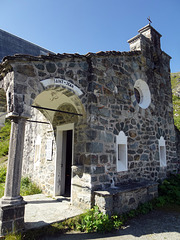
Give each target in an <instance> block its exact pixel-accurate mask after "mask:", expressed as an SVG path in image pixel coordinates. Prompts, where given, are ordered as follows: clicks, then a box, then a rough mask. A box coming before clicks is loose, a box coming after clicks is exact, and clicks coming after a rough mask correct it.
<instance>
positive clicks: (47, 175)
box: [22, 108, 56, 196]
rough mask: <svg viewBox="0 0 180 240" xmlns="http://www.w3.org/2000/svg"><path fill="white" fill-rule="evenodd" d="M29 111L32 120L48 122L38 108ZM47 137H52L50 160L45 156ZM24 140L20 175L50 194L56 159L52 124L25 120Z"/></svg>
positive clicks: (51, 192)
mask: <svg viewBox="0 0 180 240" xmlns="http://www.w3.org/2000/svg"><path fill="white" fill-rule="evenodd" d="M31 113H32V115H31V116H32V119H33V121H42V122H48V121H47V119H46V118H45V117H44V115H43V114H42V113H41V112H40V111H39V110H36V109H33V108H32V112H31ZM49 138H52V139H53V149H52V159H51V160H48V159H47V158H46V150H47V149H46V148H47V140H48V139H49ZM24 141H25V144H24V153H23V159H24V161H23V172H22V175H23V176H24V177H26V176H28V177H30V178H31V179H32V181H33V182H35V183H36V184H37V185H38V186H39V187H40V188H41V189H42V191H43V192H44V193H45V194H46V195H48V196H50V195H51V196H52V195H53V192H54V175H55V161H56V140H55V136H54V131H53V128H52V125H51V124H50V122H49V124H42V123H36V122H26V127H25V140H24Z"/></svg>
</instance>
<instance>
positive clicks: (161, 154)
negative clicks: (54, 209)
mask: <svg viewBox="0 0 180 240" xmlns="http://www.w3.org/2000/svg"><path fill="white" fill-rule="evenodd" d="M160 38H161V34H160V33H159V32H157V31H156V30H155V29H154V28H153V27H152V26H151V25H150V24H148V25H146V26H145V27H143V28H141V29H140V30H139V33H138V35H137V36H135V37H133V38H132V39H130V40H129V41H128V43H129V44H130V51H129V52H117V51H108V52H98V53H88V54H86V55H79V54H66V53H64V54H49V55H41V56H36V57H35V56H32V55H15V56H7V57H5V58H4V59H3V62H2V63H1V64H0V74H1V75H0V88H3V89H4V91H5V92H6V98H7V112H8V114H7V117H8V118H10V119H11V126H12V127H11V140H10V148H9V159H8V171H7V180H6V188H5V195H4V197H3V198H2V201H1V211H2V212H3V214H4V215H5V214H6V212H8V211H10V210H11V211H14V212H18V213H19V214H17V215H18V217H17V215H16V214H14V215H13V214H12V218H11V219H6V218H3V216H4V215H3V214H1V229H2V232H3V231H4V230H3V229H5V227H7V226H10V225H8V224H10V221H11V227H12V224H15V223H16V224H17V225H18V226H19V228H23V221H24V220H23V219H24V218H23V217H24V207H25V203H24V201H23V198H22V197H21V196H20V193H19V191H20V179H21V174H22V175H24V176H29V177H30V178H31V179H32V181H34V182H36V183H37V184H38V185H39V187H40V188H41V189H42V191H43V192H44V193H45V194H47V195H51V196H58V195H64V196H68V197H70V201H71V203H72V204H73V205H76V206H79V207H81V208H90V207H91V206H93V205H94V204H96V205H98V206H99V208H100V209H101V210H102V211H103V212H107V213H109V214H112V213H113V212H116V213H121V212H123V211H127V210H129V209H131V208H135V207H137V206H138V204H139V203H140V202H144V201H148V200H150V199H152V198H154V197H155V196H157V194H158V192H157V185H158V184H157V182H158V180H162V179H164V178H166V177H167V175H168V174H169V173H175V172H177V170H178V168H179V156H178V154H177V148H176V138H175V128H174V121H173V105H172V91H171V81H170V59H171V57H170V56H169V55H167V54H166V53H165V52H164V51H162V50H161V45H160ZM11 227H9V228H10V229H11Z"/></svg>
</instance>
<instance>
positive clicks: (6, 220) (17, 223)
mask: <svg viewBox="0 0 180 240" xmlns="http://www.w3.org/2000/svg"><path fill="white" fill-rule="evenodd" d="M25 204H26V202H25V201H24V200H23V198H22V197H21V196H20V197H16V198H7V197H3V198H2V200H1V204H0V236H5V235H7V234H8V233H12V232H18V231H22V230H23V229H24V212H25Z"/></svg>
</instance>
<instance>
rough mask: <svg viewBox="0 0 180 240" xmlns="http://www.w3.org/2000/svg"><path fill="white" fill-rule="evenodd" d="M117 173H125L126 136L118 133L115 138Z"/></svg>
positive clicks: (121, 132)
mask: <svg viewBox="0 0 180 240" xmlns="http://www.w3.org/2000/svg"><path fill="white" fill-rule="evenodd" d="M116 161H117V172H121V171H127V170H128V168H127V136H126V135H125V134H124V132H123V131H120V133H119V135H118V136H117V137H116Z"/></svg>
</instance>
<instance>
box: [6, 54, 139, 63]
mask: <svg viewBox="0 0 180 240" xmlns="http://www.w3.org/2000/svg"><path fill="white" fill-rule="evenodd" d="M140 53H141V52H140V51H130V52H119V51H106V52H103V51H100V52H97V53H91V52H89V53H87V54H85V55H80V54H78V53H74V54H71V53H63V54H60V53H58V54H48V55H40V56H32V55H24V54H15V55H14V56H6V57H4V58H3V62H5V61H16V60H20V61H44V60H56V59H64V58H87V57H88V58H89V57H92V56H93V57H95V56H110V55H113V56H119V55H121V56H132V55H133V56H134V55H139V54H140ZM3 62H2V63H3Z"/></svg>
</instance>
